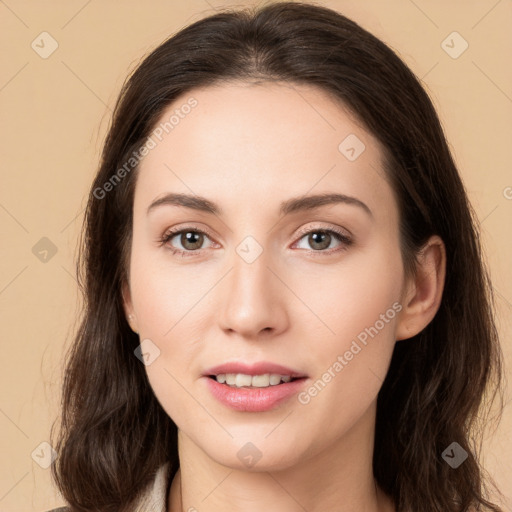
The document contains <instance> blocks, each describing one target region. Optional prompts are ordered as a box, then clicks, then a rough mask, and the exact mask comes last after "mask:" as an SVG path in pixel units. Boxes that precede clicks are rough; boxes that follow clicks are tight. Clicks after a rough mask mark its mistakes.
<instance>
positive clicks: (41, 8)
mask: <svg viewBox="0 0 512 512" xmlns="http://www.w3.org/2000/svg"><path fill="white" fill-rule="evenodd" d="M319 3H321V4H322V5H326V6H329V7H332V8H335V9H336V10H339V11H340V12H342V13H343V14H346V15H347V16H349V17H352V18H353V19H354V20H355V21H357V22H358V23H360V24H361V25H362V26H363V27H365V28H367V29H369V30H370V31H372V32H373V33H375V34H376V35H377V36H378V37H380V38H382V39H383V40H384V41H385V42H387V43H388V44H389V45H391V46H392V47H393V48H394V49H395V50H396V51H398V52H399V54H400V55H401V57H402V58H403V59H404V60H405V61H406V62H407V63H408V64H409V65H410V66H411V68H412V69H413V71H414V72H415V73H416V74H417V75H418V76H419V77H420V78H422V79H423V82H424V83H425V86H426V87H427V89H428V91H429V92H430V94H431V96H432V98H433V100H434V103H435V105H436V107H437V109H438V111H439V114H440V116H441V118H442V122H443V125H444V127H445V129H446V132H447V136H448V140H449V142H450V145H451V147H452V149H453V152H454V155H455V158H456V161H457V163H458V165H459V167H460V170H461V173H462V176H463V179H464V181H465V183H466V185H467V188H468V190H469V194H470V198H471V200H472V202H473V205H474V207H475V210H476V212H477V215H478V218H479V219H480V222H481V227H482V237H483V242H484V245H485V249H486V252H487V255H488V260H489V266H490V269H491V273H492V277H493V280H494V283H495V290H496V293H497V307H498V313H499V327H500V332H501V336H502V344H503V349H504V352H505V355H506V364H507V369H508V373H509V374H510V371H509V369H510V367H511V358H512V349H511V343H510V340H511V331H512V329H511V322H510V313H511V309H512V270H511V266H510V261H511V258H512V242H511V230H510V225H511V223H510V220H511V218H512V188H510V187H512V173H511V168H510V162H511V160H512V144H511V132H512V129H511V114H512V66H510V61H511V54H512V53H511V50H512V32H511V31H510V27H511V26H512V2H511V1H510V0H479V1H463V0H458V1H454V0H452V1H446V0H442V1H441V0H436V1H432V0H430V1H427V0H414V1H413V0H394V1H378V0H365V1H359V2H356V1H355V0H354V1H353V2H351V1H344V0H338V1H334V0H333V1H326V2H319ZM254 4H255V2H251V1H246V2H241V3H237V4H234V3H228V2H226V1H222V0H209V1H207V0H191V1H184V0H181V1H170V0H167V1H154V2H148V1H124V2H116V1H113V0H110V1H105V0H104V1H98V0H89V1H87V0H66V1H55V0H53V1H45V2H39V1H35V0H33V1H21V0H5V1H0V20H1V21H0V42H1V52H2V66H1V68H0V105H1V112H2V118H3V119H2V123H1V128H0V130H1V131H0V140H1V147H2V150H1V155H2V156H1V173H2V187H1V189H0V226H1V245H0V247H1V258H2V266H1V272H0V311H1V314H2V321H1V323H0V329H1V344H2V345H1V346H2V356H3V357H2V370H1V373H0V390H1V391H0V429H1V432H2V435H1V437H0V445H1V458H2V464H1V468H0V511H9V512H17V511H20V512H21V511H23V512H27V511H30V510H34V511H38V510H39V511H41V510H45V509H48V508H51V507H53V506H57V505H60V504H62V503H63V502H62V499H60V498H59V497H58V495H57V492H56V491H55V489H54V488H53V486H52V483H51V479H50V469H43V468H41V467H40V466H39V465H38V464H37V463H36V462H35V461H34V460H33V459H32V458H31V454H32V453H33V452H34V450H36V451H35V455H34V459H36V460H44V457H45V455H44V454H45V453H46V454H48V453H49V452H48V448H45V447H44V445H43V447H39V445H40V443H42V442H44V441H47V440H49V429H50V426H51V423H52V420H53V419H54V418H55V416H56V414H57V411H58V398H59V392H60V383H61V363H62V355H63V350H64V348H65V346H67V343H69V340H70V334H71V333H72V332H73V328H74V321H75V318H76V314H77V311H79V308H80V302H79V295H78V290H77V285H76V281H75V278H74V261H75V255H76V244H77V239H78V232H79V229H80V226H81V222H82V220H83V208H84V206H85V204H86V198H87V193H88V190H89V185H90V183H91V180H92V177H93V175H94V173H95V170H96V165H97V162H98V154H99V150H100V148H101V143H102V140H103V137H104V134H105V130H106V127H107V125H108V121H109V117H110V112H111V109H112V107H113V105H114V101H115V99H116V96H117V93H118V91H119V88H120V86H121V83H122V81H123V80H124V78H125V76H126V74H127V72H128V70H132V69H133V68H134V66H135V65H136V63H137V62H138V61H139V59H140V58H141V57H142V56H143V55H144V54H145V53H146V52H147V51H148V50H150V49H152V48H153V47H155V46H156V45H157V44H158V43H160V42H161V41H162V40H163V39H164V38H166V37H167V36H169V35H170V34H171V33H174V32H175V31H176V30H178V29H180V28H182V27H183V26H184V25H186V24H189V23H190V22H192V21H195V20H197V19H199V18H201V17H202V16H204V15H207V14H211V13H213V12H214V11H215V9H218V8H221V7H224V6H235V5H238V6H241V5H254ZM44 31H46V32H48V33H49V34H50V35H51V36H52V37H53V38H54V39H55V40H56V41H57V43H58V48H57V50H56V51H55V52H54V53H53V54H51V55H50V56H49V57H48V58H46V59H43V58H41V57H40V56H39V54H38V53H36V51H34V49H32V47H31V43H32V41H34V40H35V43H34V45H36V44H39V47H36V48H37V49H38V51H39V52H43V51H47V50H48V49H49V48H51V47H50V40H49V39H48V36H41V37H38V36H39V34H41V32H44ZM453 31H457V32H458V33H459V34H460V35H461V36H462V38H464V40H465V41H467V43H468V44H469V47H468V48H467V50H466V51H465V52H464V53H462V54H461V55H460V56H459V57H458V58H456V59H454V58H452V57H451V56H450V55H448V54H447V53H446V51H445V50H444V49H443V46H442V42H443V41H444V40H445V39H446V38H447V36H448V35H449V34H451V33H452V32H453ZM42 37H44V38H46V39H45V43H44V48H42V46H43V43H41V42H40V41H41V38H42ZM451 39H453V36H452V37H451V38H449V39H448V40H447V43H448V44H449V45H450V46H453V49H452V50H450V51H452V52H456V51H459V50H460V49H462V46H461V45H462V44H463V41H462V40H461V39H459V38H458V36H455V39H453V43H452V42H451ZM42 237H47V238H48V239H49V240H51V242H52V243H53V244H54V245H55V248H56V250H57V252H56V253H55V254H54V255H52V253H51V252H49V253H48V254H47V256H46V258H47V261H41V260H40V258H42V257H44V253H40V254H37V256H36V254H34V253H33V247H34V246H35V245H36V244H37V243H38V242H39V240H40V239H41V238H42ZM40 243H42V244H43V245H44V244H45V243H46V244H48V242H40ZM37 247H39V246H37ZM39 250H41V248H40V247H39ZM34 252H36V253H37V251H34ZM506 399H507V401H510V400H511V393H510V392H507V395H506ZM511 427H512V401H510V403H508V405H507V407H506V408H505V411H504V416H503V420H502V423H501V425H500V427H499V429H498V430H497V431H496V432H495V433H494V435H493V436H491V433H492V432H489V434H488V435H487V439H486V442H485V445H484V461H485V464H486V467H487V469H488V471H489V472H490V474H491V475H493V476H494V477H495V479H496V482H497V483H498V485H499V486H500V488H501V489H502V491H503V492H504V493H505V495H506V497H507V500H508V501H507V503H504V504H503V506H504V509H505V510H508V511H511V510H512V490H511V489H512V440H511V434H510V432H511ZM38 454H39V459H38Z"/></svg>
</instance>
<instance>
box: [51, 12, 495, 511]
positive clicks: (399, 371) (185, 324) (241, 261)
mask: <svg viewBox="0 0 512 512" xmlns="http://www.w3.org/2000/svg"><path fill="white" fill-rule="evenodd" d="M79 263H80V264H81V269H82V270H83V273H82V274H81V276H80V277H81V281H80V282H81V284H82V286H83V291H84V297H85V303H86V309H85V313H84V318H83V321H82V323H81V326H80V329H79V331H78V333H77V336H76V340H75V344H74V345H73V349H72V351H71V353H70V354H69V361H68V366H67V372H66V377H65V382H64V395H63V412H62V425H61V429H60V432H59V436H58V439H56V441H55V443H56V446H57V450H58V453H59V457H58V459H57V461H56V463H55V464H54V466H53V469H52V471H53V476H54V478H55V480H56V482H57V485H58V487H59V489H60V491H61V492H62V494H63V496H64V498H65V499H66V500H67V502H68V503H69V506H70V508H69V510H91V511H92V510H95V511H96V510H98V511H100V510H101V511H132V510H140V511H142V510H144V511H155V512H164V511H172V512H178V511H185V510H186V511H189V512H191V511H195V510H197V511H201V512H203V511H204V512H210V511H218V510H222V511H232V510H233V511H234V510H243V511H246V512H248V511H253V510H261V509H267V510H279V511H298V510H308V511H310V512H316V511H318V510H329V511H330V510H333V511H334V510H336V511H338V512H344V511H349V510H350V511H353V510H366V511H372V512H377V511H379V512H383V511H386V512H387V511H397V512H398V511H400V512H401V511H407V512H409V511H415V512H422V511H425V512H427V511H428V512H432V511H443V512H447V511H454V512H455V511H461V512H462V511H466V510H493V511H499V510H500V509H499V508H498V507H497V506H496V505H494V504H492V503H491V502H490V501H488V496H487V493H486V488H485V485H484V483H483V479H482V470H481V468H480V465H479V462H478V460H477V458H476V452H475V448H474V444H473V441H474V436H475V433H474V432H475V420H476V418H477V413H478V411H479V409H480V407H481V402H482V399H483V395H484V391H485V390H486V389H487V387H488V386H490V384H495V385H496V386H497V387H496V388H495V389H499V387H498V385H499V382H500V376H501V352H500V348H499V344H498V339H497V333H496V328H495V324H494V320H493V315H492V296H491V287H490V284H489V281H488V277H487V274H486V271H485V267H484V264H483V262H482V256H481V251H480V247H479V241H478V235H477V231H476V228H475V223H474V221H473V217H472V210H471V207H470V205H469V203H468V199H467V196H466V193H465V191H464V187H463V184H462V182H461V179H460V177H459V174H458V172H457V169H456V167H455V165H454V162H453V160H452V157H451V155H450V152H449V149H448V146H447V143H446V140H445V138H444V135H443V131H442V128H441V126H440V123H439V120H438V117H437V115H436V113H435V111H434V108H433V106H432V104H431V102H430V100H429V98H428V96H427V94H426V93H425V91H424V90H423V89H422V87H421V85H420V84H419V82H418V80H417V79H416V78H415V77H414V75H413V74H412V72H411V71H410V70H409V69H408V68H407V67H406V65H405V64H404V63H403V62H402V61H401V60H400V59H399V58H398V57H397V56H396V55H395V54H394V53H393V52H392V51H391V50H390V49H389V48H388V47H387V46H386V45H384V44H383V43H382V42H381V41H379V40H378V39H376V38H375V37H374V36H372V35H371V34H369V33H368V32H366V31H365V30H363V29H362V28H361V27H359V26H358V25H357V24H355V23H354V22H352V21H350V20H348V19H347V18H345V17H343V16H342V15H340V14H338V13H336V12H334V11H332V10H330V9H327V8H322V7H319V6H313V5H308V4H301V3H277V4H271V5H268V6H266V7H263V8H260V9H258V10H255V11H254V12H250V11H230V12H223V13H220V14H216V15H214V16H210V17H208V18H205V19H203V20H200V21H198V22H196V23H194V24H192V25H190V26H189V27H186V28H185V29H183V30H181V31H180V32H179V33H178V34H176V35H175V36H173V37H171V38H170V39H169V40H167V41H166V42H164V43H163V44H162V45H160V46H159V47H158V48H157V49H156V50H155V51H153V52H152V53H151V54H150V55H149V56H148V57H147V58H146V59H145V60H144V61H143V62H142V63H141V64H140V66H139V67H138V69H137V70H136V71H135V72H134V73H133V74H132V76H131V77H130V78H129V80H128V81H127V83H126V84H125V86H124V88H123V91H122V93H121V95H120V98H119V100H118V103H117V106H116V108H115V112H114V116H113V121H112V125H111V128H110V131H109V134H108V136H107V139H106V142H105V146H104V151H103V156H102V161H101V166H100V169H99V171H98V174H97V176H96V179H95V181H94V183H93V186H92V189H91V195H90V198H89V203H88V207H87V212H86V217H85V230H84V238H83V250H82V252H81V261H80V262H79Z"/></svg>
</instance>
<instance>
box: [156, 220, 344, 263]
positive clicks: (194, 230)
mask: <svg viewBox="0 0 512 512" xmlns="http://www.w3.org/2000/svg"><path fill="white" fill-rule="evenodd" d="M188 232H191V233H200V234H203V235H206V236H207V237H208V238H212V237H211V235H210V233H208V231H205V230H202V229H199V228H196V227H193V226H189V227H185V228H181V229H174V230H171V231H167V232H166V233H164V235H163V236H162V237H161V238H160V239H159V243H160V245H161V246H162V245H166V244H168V243H169V242H170V241H171V240H172V239H173V238H174V237H175V236H176V235H180V234H182V233H188ZM310 233H328V234H332V235H334V237H335V238H336V239H337V240H338V241H339V242H341V243H342V245H341V247H337V248H334V249H329V250H317V251H315V250H310V251H308V252H310V253H312V254H313V255H314V256H316V255H325V254H327V255H330V254H333V253H336V252H339V251H345V250H347V248H348V247H349V246H350V245H352V243H353V240H352V239H351V238H350V237H349V236H347V235H346V234H345V233H344V232H342V231H340V230H338V229H336V228H330V229H324V228H314V229H309V230H304V231H301V232H300V233H299V235H300V237H299V239H298V240H297V242H298V241H300V240H302V238H304V237H305V236H306V235H309V234H310ZM297 242H295V243H297ZM167 247H168V248H169V250H170V251H171V252H172V254H181V256H182V257H194V256H197V254H198V253H199V252H201V249H198V250H195V251H183V250H181V249H176V248H175V247H173V246H171V245H167Z"/></svg>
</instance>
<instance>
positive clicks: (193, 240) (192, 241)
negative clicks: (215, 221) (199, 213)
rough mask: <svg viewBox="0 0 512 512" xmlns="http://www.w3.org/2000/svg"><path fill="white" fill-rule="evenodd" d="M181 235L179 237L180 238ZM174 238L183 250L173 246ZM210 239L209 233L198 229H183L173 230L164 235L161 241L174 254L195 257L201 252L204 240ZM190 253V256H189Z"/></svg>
mask: <svg viewBox="0 0 512 512" xmlns="http://www.w3.org/2000/svg"><path fill="white" fill-rule="evenodd" d="M178 235H179V237H178ZM173 238H176V239H177V240H178V242H179V243H180V244H181V247H182V248H181V249H180V248H176V247H174V246H173V245H172V244H171V241H172V239H173ZM205 238H209V236H208V233H206V232H205V231H203V230H201V229H198V228H192V227H188V228H183V229H179V230H171V231H168V232H167V233H165V234H164V236H163V237H162V238H161V239H160V243H161V245H166V246H167V247H169V249H170V250H171V251H172V252H173V254H176V253H181V255H182V256H193V255H194V253H197V252H199V250H200V249H201V248H202V245H203V243H204V239H205ZM187 253H190V254H187Z"/></svg>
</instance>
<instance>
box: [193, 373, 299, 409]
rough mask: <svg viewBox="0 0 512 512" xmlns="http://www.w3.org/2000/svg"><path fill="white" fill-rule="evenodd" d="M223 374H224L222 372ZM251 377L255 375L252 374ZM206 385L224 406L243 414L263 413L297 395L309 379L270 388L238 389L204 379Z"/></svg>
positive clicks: (213, 380) (207, 378)
mask: <svg viewBox="0 0 512 512" xmlns="http://www.w3.org/2000/svg"><path fill="white" fill-rule="evenodd" d="M222 373H223V372H222ZM226 373H247V370H245V371H244V372H226ZM264 373H281V374H284V375H287V373H283V372H264ZM249 375H253V374H250V373H249ZM203 378H204V379H205V380H206V385H207V386H208V389H209V390H210V392H211V393H212V395H213V396H214V397H215V398H216V399H217V400H218V401H219V402H221V403H222V404H224V405H226V406H227V407H230V408H231V409H235V410H237V411H242V412H263V411H268V410H270V409H273V408H274V407H276V406H277V405H278V404H280V403H281V402H283V401H285V400H286V399H289V398H290V397H291V396H293V395H295V394H296V393H297V392H298V391H299V390H300V388H301V387H302V386H304V383H305V381H306V380H307V379H305V378H301V379H298V380H293V381H291V382H286V383H282V384H278V385H277V386H269V387H268V388H244V387H241V388H236V387H231V386H228V385H227V384H221V383H220V382H217V381H216V380H215V379H212V378H210V377H207V376H205V377H203Z"/></svg>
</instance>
